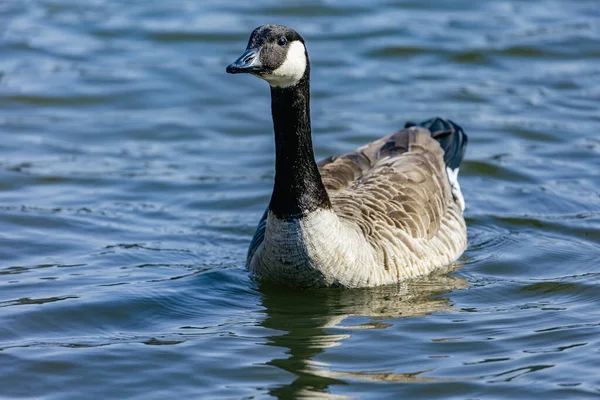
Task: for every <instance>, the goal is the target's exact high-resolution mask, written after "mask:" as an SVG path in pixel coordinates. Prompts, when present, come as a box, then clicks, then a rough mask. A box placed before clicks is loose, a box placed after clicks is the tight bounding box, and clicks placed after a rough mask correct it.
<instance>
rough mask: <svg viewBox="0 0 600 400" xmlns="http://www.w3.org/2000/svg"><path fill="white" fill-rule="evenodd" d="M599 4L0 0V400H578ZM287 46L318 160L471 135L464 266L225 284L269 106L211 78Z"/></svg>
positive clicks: (590, 385) (594, 187) (597, 282)
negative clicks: (436, 131)
mask: <svg viewBox="0 0 600 400" xmlns="http://www.w3.org/2000/svg"><path fill="white" fill-rule="evenodd" d="M599 17H600V8H598V5H597V1H595V0H591V1H568V0H555V1H544V2H529V1H519V0H510V1H508V0H507V1H495V2H478V1H474V0H471V1H467V0H465V1H455V2H445V1H431V2H421V1H418V2H417V1H402V2H400V1H398V2H392V1H384V0H380V1H371V2H362V1H343V2H342V1H332V0H330V1H326V0H320V1H317V0H314V1H307V2H302V3H298V4H296V5H293V4H292V3H290V2H276V1H271V0H260V1H259V0H257V1H253V2H247V3H242V2H237V1H235V2H234V1H218V2H217V1H214V2H207V1H192V0H179V1H169V2H161V1H145V2H131V1H117V0H113V1H109V0H97V1H93V2H85V3H83V2H79V1H76V0H31V1H17V0H5V1H3V2H1V3H0V54H2V56H1V57H0V132H1V139H2V140H1V141H0V154H1V155H2V156H1V159H0V215H1V216H0V260H1V261H0V397H3V398H40V399H80V398H88V399H96V398H98V399H105V398H143V399H163V398H170V397H173V396H179V397H181V398H207V399H216V398H280V399H288V398H346V397H348V398H371V399H383V398H400V397H403V398H420V399H425V398H426V399H436V398H440V399H441V398H443V399H454V398H455V399H467V398H468V399H475V398H486V399H491V398H495V399H513V398H520V399H525V398H532V399H537V398H570V399H575V398H592V397H595V396H598V395H599V394H600V375H599V373H598V371H599V370H600V357H599V356H600V308H599V307H598V304H599V301H600V294H599V293H600V267H599V261H600V189H598V188H599V187H600V136H598V127H599V126H600V113H599V105H600V18H599ZM267 22H269V23H281V24H286V25H290V26H293V27H296V28H297V29H298V30H299V31H300V32H301V33H302V34H303V35H304V37H305V38H306V40H307V42H308V49H309V53H310V55H311V58H312V63H313V64H312V65H313V74H312V78H313V79H312V93H313V101H312V108H313V125H314V139H315V146H316V149H317V157H318V158H323V157H326V156H328V155H330V154H335V153H340V152H345V151H349V150H352V149H354V148H356V147H357V146H359V145H361V144H363V143H365V142H367V141H370V140H373V139H376V138H378V137H380V136H382V135H384V134H387V133H389V132H392V131H394V130H396V129H398V128H399V127H401V126H402V125H403V124H404V122H405V121H406V120H412V121H418V120H422V119H426V118H429V117H431V116H434V115H440V116H444V117H449V118H452V119H454V120H455V121H457V122H458V123H460V124H461V125H462V126H463V127H464V128H465V130H466V132H467V133H468V134H469V135H470V136H469V139H470V142H469V148H468V154H467V160H466V162H465V163H464V165H463V167H462V168H461V185H462V188H463V193H464V195H465V198H466V201H467V211H466V218H467V224H468V227H469V248H468V250H467V251H466V253H465V255H464V256H463V257H462V258H461V260H460V262H459V263H458V265H456V266H455V267H454V268H453V269H451V270H449V271H442V272H440V273H439V274H436V275H434V276H431V277H427V278H424V279H420V280H418V281H415V282H409V283H406V284H401V285H396V286H392V287H382V288H375V289H368V290H347V291H341V290H319V291H313V292H305V291H293V290H282V289H279V288H276V287H269V286H266V285H264V284H262V283H261V282H260V281H257V280H255V279H254V278H252V277H250V276H249V275H248V273H247V272H246V271H245V270H244V268H243V264H244V257H245V253H246V248H247V245H248V243H249V240H250V238H251V236H252V234H253V231H254V228H255V225H256V222H257V221H258V219H259V217H260V216H261V214H262V212H263V210H264V207H265V205H266V204H267V203H268V199H269V196H270V190H271V188H272V180H273V159H274V146H273V135H272V131H271V120H270V112H269V95H268V88H267V86H266V84H265V83H264V82H261V81H259V80H258V79H253V78H251V77H249V76H230V75H227V74H225V66H226V65H227V64H228V63H229V62H231V61H233V60H234V59H235V58H236V57H237V56H238V55H239V54H241V52H242V51H243V49H244V47H245V45H246V41H247V38H248V35H249V33H250V31H251V30H252V29H253V28H255V27H256V26H258V25H261V24H263V23H267Z"/></svg>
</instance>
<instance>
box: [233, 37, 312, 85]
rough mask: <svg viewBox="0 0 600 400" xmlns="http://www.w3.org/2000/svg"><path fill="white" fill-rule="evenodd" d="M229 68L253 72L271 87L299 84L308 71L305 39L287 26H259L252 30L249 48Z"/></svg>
mask: <svg viewBox="0 0 600 400" xmlns="http://www.w3.org/2000/svg"><path fill="white" fill-rule="evenodd" d="M227 72H228V73H230V74H240V73H250V74H252V75H254V76H256V77H258V78H261V79H264V80H265V81H267V82H268V83H269V84H270V85H271V86H272V87H277V88H287V87H292V86H296V85H297V84H298V83H300V82H301V81H303V78H305V77H306V78H308V73H309V61H308V54H307V53H306V47H305V46H304V39H303V38H302V36H300V35H299V34H298V32H296V31H295V30H293V29H291V28H288V27H286V26H282V25H262V26H259V27H258V28H256V29H255V30H254V31H253V32H252V33H251V34H250V40H249V41H248V46H247V47H246V51H245V52H244V53H243V54H242V55H241V56H240V57H239V58H238V59H237V60H236V61H234V62H233V63H231V64H229V65H228V66H227ZM304 80H306V79H304Z"/></svg>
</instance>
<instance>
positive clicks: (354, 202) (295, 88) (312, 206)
mask: <svg viewBox="0 0 600 400" xmlns="http://www.w3.org/2000/svg"><path fill="white" fill-rule="evenodd" d="M227 72H228V73H232V74H236V73H250V74H252V75H254V76H256V77H259V78H261V79H264V80H265V81H267V82H268V83H269V85H270V87H271V110H272V116H273V126H274V131H275V150H276V161H275V184H274V188H273V194H272V196H271V201H270V203H269V207H268V209H267V210H266V212H265V214H264V216H263V218H262V219H261V221H260V222H259V225H258V229H257V231H256V234H255V235H254V238H253V240H252V242H251V244H250V249H249V252H248V258H247V265H248V267H249V268H250V269H251V270H252V271H253V272H254V273H256V274H258V275H260V276H262V277H264V278H265V279H268V280H271V281H275V282H280V283H283V284H286V285H290V286H299V287H322V286H341V287H366V286H376V285H382V284H388V283H394V282H398V281H400V280H404V279H408V278H412V277H416V276H420V275H424V274H427V273H429V272H431V271H433V270H435V269H436V268H438V267H441V266H444V265H447V264H448V263H450V262H452V261H454V260H455V259H456V258H458V257H459V256H460V255H461V254H462V252H463V251H464V249H465V247H466V226H465V222H464V218H463V210H464V200H463V197H462V194H461V191H460V186H459V185H458V180H457V174H458V168H459V165H460V162H461V160H462V158H463V155H464V151H465V149H466V144H467V136H466V135H465V134H464V132H463V131H462V129H461V128H460V127H459V126H458V125H456V124H454V123H453V122H452V121H449V120H442V119H440V118H434V119H431V120H429V121H425V122H423V123H421V124H419V125H415V124H410V123H408V124H407V125H406V127H405V129H403V130H401V131H399V132H397V133H394V134H391V135H388V136H385V137H383V138H381V139H379V140H376V141H374V142H372V143H369V144H366V145H364V146H363V147H361V148H359V149H357V150H356V151H354V152H351V153H347V154H343V155H340V156H335V157H330V158H327V159H325V160H323V161H321V162H319V163H316V162H315V159H314V153H313V147H312V138H311V127H310V88H309V85H310V61H309V58H308V53H307V51H306V47H305V42H304V39H303V38H302V37H301V36H300V35H299V34H298V33H297V32H296V31H295V30H293V29H291V28H288V27H285V26H281V25H263V26H260V27H258V28H256V29H255V30H254V31H253V32H252V34H251V35H250V40H249V41H248V46H247V47H246V51H245V52H244V53H243V54H242V55H241V56H240V57H239V58H238V59H237V60H236V61H235V62H233V63H232V64H230V65H229V66H227Z"/></svg>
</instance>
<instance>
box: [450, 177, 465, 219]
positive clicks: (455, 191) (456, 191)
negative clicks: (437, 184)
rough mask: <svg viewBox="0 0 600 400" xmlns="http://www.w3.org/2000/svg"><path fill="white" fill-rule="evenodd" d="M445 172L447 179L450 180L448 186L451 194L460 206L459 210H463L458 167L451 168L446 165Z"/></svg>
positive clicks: (463, 200)
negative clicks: (450, 188)
mask: <svg viewBox="0 0 600 400" xmlns="http://www.w3.org/2000/svg"><path fill="white" fill-rule="evenodd" d="M446 172H447V173H448V180H449V181H450V186H451V187H452V196H453V197H454V200H455V201H456V203H457V204H458V206H459V207H460V210H461V211H465V206H466V205H465V199H464V197H463V195H462V192H461V191H460V185H459V184H458V168H456V169H455V170H452V169H450V168H449V167H446Z"/></svg>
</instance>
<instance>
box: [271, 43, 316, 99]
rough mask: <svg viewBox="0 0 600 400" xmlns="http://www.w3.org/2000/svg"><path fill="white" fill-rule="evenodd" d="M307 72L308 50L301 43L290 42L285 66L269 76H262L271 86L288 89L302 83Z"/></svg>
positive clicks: (282, 65)
mask: <svg viewBox="0 0 600 400" xmlns="http://www.w3.org/2000/svg"><path fill="white" fill-rule="evenodd" d="M305 71H306V49H305V48H304V45H303V44H302V42H301V41H299V40H295V41H293V42H290V44H289V48H288V51H287V54H286V57H285V60H284V61H283V64H281V66H280V67H279V68H277V69H276V70H274V71H273V72H272V73H271V74H269V75H264V76H261V78H263V79H264V80H265V81H267V82H269V84H270V85H271V86H275V87H282V88H284V87H288V86H293V85H295V84H297V83H298V81H300V79H301V78H302V76H304V72H305Z"/></svg>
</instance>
